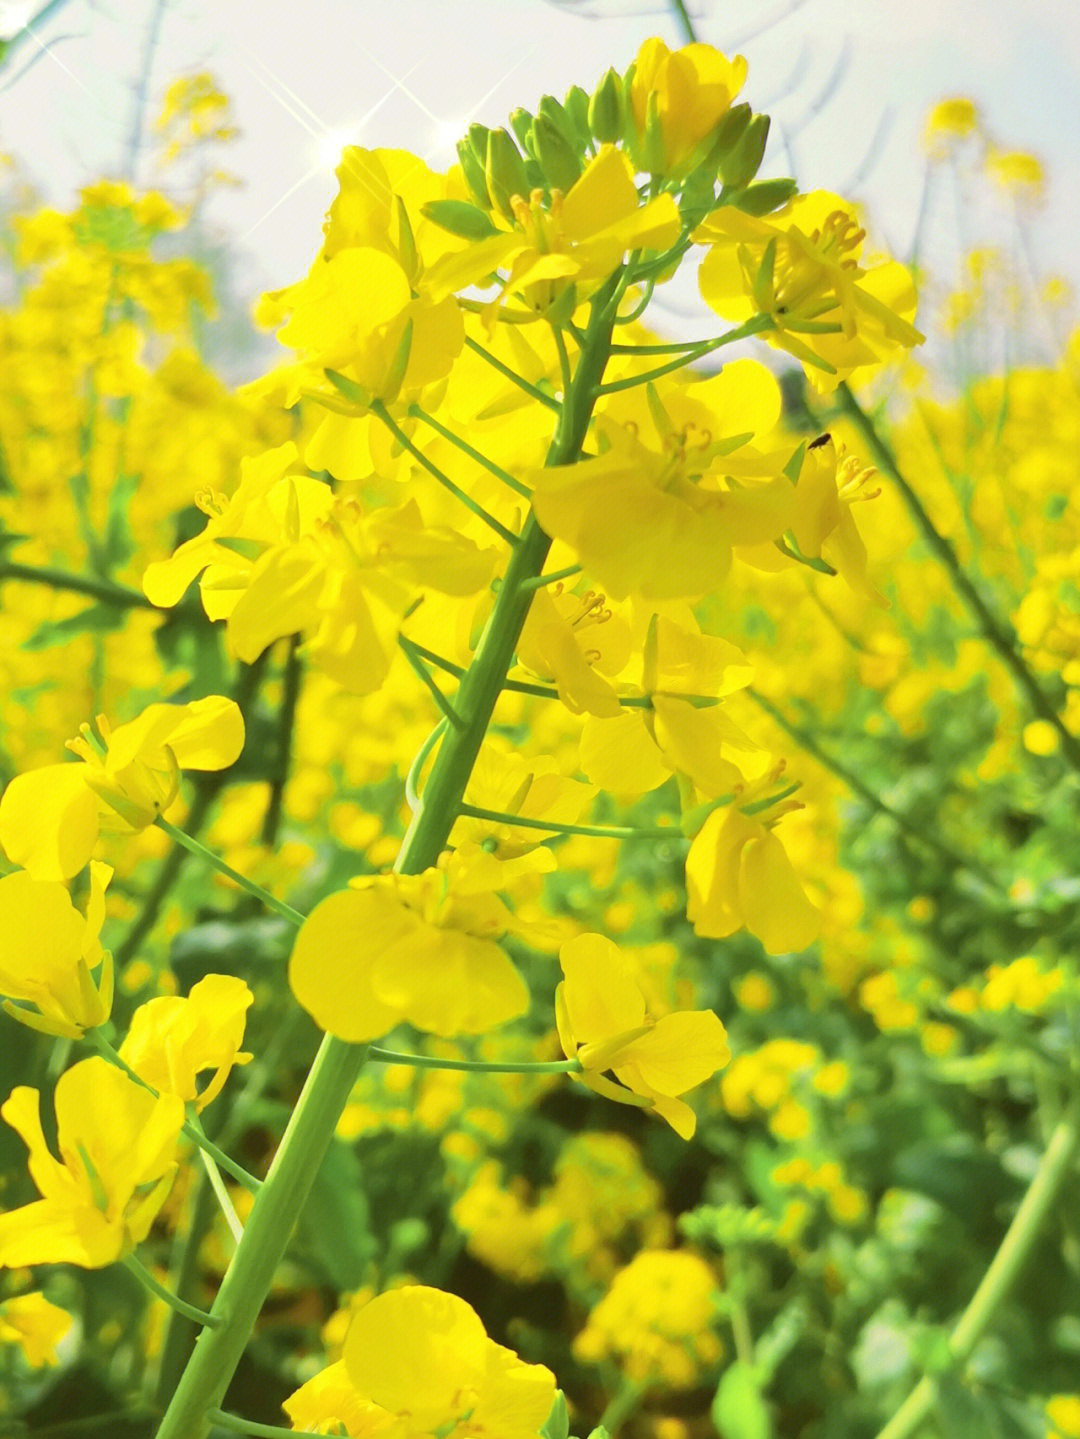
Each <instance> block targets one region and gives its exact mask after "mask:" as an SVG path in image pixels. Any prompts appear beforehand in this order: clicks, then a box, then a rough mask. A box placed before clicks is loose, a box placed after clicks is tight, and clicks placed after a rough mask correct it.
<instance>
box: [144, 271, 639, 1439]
mask: <svg viewBox="0 0 1080 1439" xmlns="http://www.w3.org/2000/svg"><path fill="white" fill-rule="evenodd" d="M616 284H617V279H615V278H613V279H612V280H611V281H609V282H608V284H607V285H606V286H605V287H604V288H603V289H601V290H600V292H599V293H598V294H597V296H596V298H595V299H594V301H593V307H592V312H591V315H590V320H589V326H588V331H587V335H588V341H589V343H588V346H587V348H586V349H585V351H584V352H583V353H582V355H581V357H580V359H579V361H578V367H577V373H576V374H575V376H574V382H573V384H572V386H571V387H570V390H569V392H568V393H567V394H565V395H564V396H563V403H562V405H561V406H560V407H559V421H558V424H557V426H556V430H555V435H554V438H553V440H552V442H551V445H550V447H549V451H548V463H549V464H550V465H564V464H570V463H572V462H573V461H574V460H576V459H577V458H578V457H579V456H580V454H581V448H582V445H583V443H584V441H585V437H586V434H587V432H588V426H589V420H590V417H591V414H592V405H593V397H594V395H595V390H596V386H597V384H598V383H599V381H600V379H601V377H602V375H603V372H604V367H605V365H606V364H607V358H608V345H609V344H610V342H611V323H612V322H611V319H610V318H608V317H607V316H606V314H605V309H606V305H607V301H608V300H609V299H610V296H611V294H612V293H613V291H614V288H615V285H616ZM550 545H551V541H550V540H549V538H548V537H547V535H545V534H544V532H543V530H541V529H540V527H539V525H538V524H537V522H536V520H535V518H534V517H533V516H532V515H531V514H530V516H529V518H528V519H527V520H526V522H525V526H524V528H523V530H522V533H521V536H520V539H519V541H518V543H517V544H516V545H515V546H514V549H513V550H512V552H511V555H510V562H509V564H508V565H507V569H506V574H505V577H504V579H503V584H502V586H501V588H500V590H499V593H498V595H497V596H496V599H495V604H494V606H493V608H492V611H491V614H490V616H489V618H488V622H487V625H486V626H485V628H484V632H483V634H482V635H481V637H480V642H479V644H478V645H477V648H476V653H475V656H474V659H473V662H472V664H471V665H470V667H469V670H468V672H467V673H466V675H465V677H464V678H463V680H462V682H461V687H460V689H459V691H458V695H457V702H456V708H457V710H458V713H459V714H460V715H461V716H462V718H463V719H464V720H465V724H466V728H465V729H464V730H450V731H449V732H448V733H447V734H445V735H444V737H443V740H442V744H441V745H440V747H439V753H438V756H437V758H436V761H435V763H434V765H433V767H432V773H431V775H430V777H429V779H428V783H427V786H426V788H425V791H424V795H423V798H422V800H421V802H420V805H419V807H418V808H417V810H416V812H415V814H414V815H413V818H412V822H411V823H410V825H409V828H408V830H407V832H406V834H405V838H404V840H403V841H402V845H401V850H400V852H399V854H398V857H397V861H396V863H395V870H396V871H397V872H398V873H401V874H418V873H420V872H421V871H423V870H425V869H428V868H430V867H431V866H433V865H434V864H435V863H436V861H437V860H438V857H439V855H440V853H441V852H442V850H443V847H444V846H445V844H446V841H447V838H448V837H449V834H450V830H451V828H452V827H453V824H454V821H455V819H456V818H457V814H458V806H459V804H460V803H461V797H462V795H463V794H464V792H465V786H466V784H467V783H468V779H469V775H470V773H471V772H472V767H473V764H474V762H475V760H476V756H477V754H478V753H479V750H480V746H481V744H482V743H483V740H484V737H485V735H486V733H487V727H488V723H489V721H490V718H491V714H492V712H493V710H494V708H495V704H496V702H497V700H498V698H499V695H500V694H501V693H502V684H503V680H504V679H505V678H506V671H507V669H508V668H509V666H510V663H511V661H512V660H513V656H514V653H515V650H516V649H517V642H518V637H519V636H520V633H521V629H522V626H523V625H524V623H525V618H526V615H527V614H528V610H529V604H530V600H531V595H530V593H529V592H528V591H523V590H522V589H521V584H522V582H523V581H524V580H526V579H531V578H533V577H534V576H535V575H538V574H540V573H541V572H542V571H543V567H544V561H545V560H546V559H547V554H548V550H549V548H550ZM366 1054H367V1051H366V1049H365V1048H364V1047H363V1046H359V1045H352V1044H346V1043H345V1042H344V1041H343V1040H340V1039H335V1038H334V1037H333V1036H331V1035H327V1036H326V1038H325V1039H324V1040H323V1042H322V1044H321V1045H320V1047H319V1052H318V1054H317V1056H316V1058H315V1062H314V1064H313V1065H312V1067H311V1071H310V1073H309V1075H308V1078H307V1082H306V1083H305V1085H304V1088H303V1091H302V1093H301V1095H300V1098H299V1101H298V1102H297V1105H296V1108H295V1109H294V1111H293V1114H292V1117H291V1118H290V1120H289V1123H288V1126H287V1128H286V1130H285V1134H284V1136H283V1137H282V1140H281V1143H280V1145H279V1146H278V1150H277V1153H276V1154H275V1156H274V1161H273V1163H272V1164H271V1166H270V1171H269V1173H268V1174H267V1176H266V1179H265V1181H264V1182H263V1186H262V1188H261V1189H260V1190H259V1193H258V1194H257V1195H256V1196H255V1202H254V1204H253V1205H252V1209H251V1213H250V1215H249V1216H248V1220H247V1224H246V1225H245V1227H244V1237H243V1239H242V1240H241V1241H240V1243H239V1245H238V1246H237V1249H236V1253H235V1254H234V1255H233V1258H232V1262H231V1264H230V1265H229V1269H228V1272H227V1273H226V1275H225V1277H224V1279H223V1281H222V1284H221V1288H220V1289H219V1291H218V1295H217V1298H216V1299H215V1301H214V1306H213V1310H212V1313H213V1314H214V1315H215V1316H220V1317H221V1318H223V1320H224V1323H223V1324H222V1327H221V1328H220V1329H216V1330H214V1332H213V1333H210V1332H207V1333H204V1334H203V1335H202V1336H201V1337H200V1340H199V1342H198V1344H196V1346H195V1349H194V1352H193V1353H192V1356H191V1359H190V1361H189V1363H188V1365H187V1367H186V1368H185V1370H184V1373H183V1375H182V1376H181V1379H180V1382H179V1384H178V1385H177V1387H176V1392H175V1394H174V1395H173V1398H172V1401H171V1402H170V1404H169V1407H168V1409H167V1411H166V1413H165V1417H164V1419H163V1420H162V1423H161V1426H160V1428H159V1429H158V1433H157V1439H205V1436H206V1435H207V1433H208V1430H209V1427H210V1424H211V1422H212V1420H211V1417H210V1410H211V1409H213V1408H216V1407H217V1406H218V1405H220V1403H221V1401H222V1399H223V1398H224V1396H225V1391H226V1390H227V1388H228V1386H229V1382H230V1380H231V1379H232V1376H233V1373H234V1372H235V1370H236V1366H237V1364H238V1363H239V1362H240V1358H241V1356H242V1354H243V1352H244V1350H245V1348H246V1346H247V1342H248V1338H249V1336H250V1334H251V1331H252V1329H253V1328H254V1325H255V1321H256V1319H257V1318H258V1315H259V1312H260V1310H261V1309H262V1305H263V1302H264V1300H265V1297H266V1294H267V1292H268V1291H269V1289H270V1285H271V1282H272V1280H273V1277H274V1273H275V1271H276V1269H277V1267H278V1265H279V1263H280V1261H281V1258H282V1256H283V1255H284V1253H285V1250H286V1247H287V1246H288V1242H289V1236H290V1234H291V1232H292V1229H293V1226H294V1224H295V1223H296V1219H297V1216H298V1215H299V1213H300V1211H301V1209H302V1208H303V1205H304V1202H305V1200H306V1199H307V1196H308V1194H309V1193H310V1190H311V1186H312V1184H313V1183H314V1180H315V1176H316V1174H317V1172H318V1169H319V1165H320V1163H321V1162H322V1159H323V1156H324V1155H325V1153H326V1150H327V1148H328V1146H329V1144H330V1140H331V1138H332V1137H333V1133H334V1129H335V1127H336V1125H337V1122H338V1119H339V1118H340V1116H341V1112H342V1110H343V1109H344V1107H345V1104H346V1102H347V1100H348V1098H349V1095H350V1093H351V1091H352V1088H353V1085H354V1084H355V1083H356V1080H357V1078H358V1076H359V1074H360V1070H361V1068H362V1066H363V1063H364V1060H365V1057H366Z"/></svg>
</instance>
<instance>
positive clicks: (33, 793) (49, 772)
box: [0, 764, 99, 879]
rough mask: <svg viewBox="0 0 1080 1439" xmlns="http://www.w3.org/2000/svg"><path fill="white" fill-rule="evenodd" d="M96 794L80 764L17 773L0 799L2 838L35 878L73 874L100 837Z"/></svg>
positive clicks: (15, 859)
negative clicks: (91, 788) (89, 786)
mask: <svg viewBox="0 0 1080 1439" xmlns="http://www.w3.org/2000/svg"><path fill="white" fill-rule="evenodd" d="M98 816H99V809H98V800H97V796H96V795H95V794H94V793H93V792H92V791H91V790H90V789H89V788H88V787H87V784H86V766H85V765H84V764H51V765H46V766H45V767H44V768H43V769H35V770H30V771H29V772H28V773H27V774H20V775H16V776H15V778H14V779H13V780H12V781H11V783H10V784H9V785H8V787H7V789H5V790H4V794H3V798H2V799H0V844H2V845H3V847H4V852H5V854H6V855H7V857H8V859H10V860H11V862H12V863H13V864H20V865H22V867H23V868H24V869H25V870H27V871H28V872H29V873H30V874H32V875H33V877H34V878H35V879H72V878H73V877H74V876H75V875H77V874H78V872H79V871H80V870H81V869H82V868H83V866H84V865H85V864H86V862H87V861H88V860H89V858H90V855H91V853H92V852H93V848H94V845H95V843H96V842H97V837H98V823H99V818H98Z"/></svg>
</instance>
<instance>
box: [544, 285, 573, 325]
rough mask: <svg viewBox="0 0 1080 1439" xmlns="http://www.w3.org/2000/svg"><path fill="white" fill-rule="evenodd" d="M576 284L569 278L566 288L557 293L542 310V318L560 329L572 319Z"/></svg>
mask: <svg viewBox="0 0 1080 1439" xmlns="http://www.w3.org/2000/svg"><path fill="white" fill-rule="evenodd" d="M577 304H578V299H577V285H575V284H574V282H573V281H572V280H571V282H570V284H569V285H567V287H566V289H565V290H563V292H562V293H561V294H560V295H558V296H557V297H556V298H555V299H554V300H552V302H551V304H550V305H549V306H548V307H547V309H546V310H545V311H544V319H545V320H547V322H548V324H549V325H554V326H555V328H556V329H562V327H563V326H564V325H567V324H569V322H570V320H571V319H573V315H574V311H575V310H576V309H577Z"/></svg>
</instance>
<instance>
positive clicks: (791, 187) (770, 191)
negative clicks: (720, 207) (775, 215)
mask: <svg viewBox="0 0 1080 1439" xmlns="http://www.w3.org/2000/svg"><path fill="white" fill-rule="evenodd" d="M798 188H799V187H798V184H797V183H796V181H794V180H759V181H758V182H757V184H756V185H748V186H747V188H746V189H745V190H739V191H737V192H736V193H735V194H733V195H731V196H729V198H728V204H729V205H734V206H735V207H736V208H737V209H739V210H741V211H742V212H743V214H744V215H771V214H772V212H773V211H774V210H779V208H780V206H781V205H786V204H787V202H788V201H789V200H790V199H791V197H792V195H794V194H795V193H796V191H797V190H798Z"/></svg>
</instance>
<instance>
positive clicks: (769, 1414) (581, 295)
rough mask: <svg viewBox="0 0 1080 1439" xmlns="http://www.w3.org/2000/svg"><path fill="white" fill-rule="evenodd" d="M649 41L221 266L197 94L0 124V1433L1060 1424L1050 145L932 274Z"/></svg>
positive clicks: (213, 86)
mask: <svg viewBox="0 0 1080 1439" xmlns="http://www.w3.org/2000/svg"><path fill="white" fill-rule="evenodd" d="M668 18H669V20H670V22H671V23H670V24H668V25H667V26H666V27H663V28H664V33H665V34H667V35H668V41H670V42H671V43H668V42H667V41H665V40H664V39H661V38H658V37H657V36H650V35H649V34H648V33H647V31H646V30H645V29H643V30H642V38H641V43H640V47H639V48H638V49H637V52H636V54H633V55H626V56H612V57H611V58H612V68H611V69H609V70H608V71H607V73H606V74H599V75H598V74H583V75H582V76H581V77H580V86H575V87H573V88H572V89H571V90H569V92H567V93H565V94H563V95H561V96H559V97H555V96H552V95H543V96H542V97H541V96H539V95H523V96H522V97H521V100H522V107H521V108H516V109H512V110H511V111H510V112H509V113H508V116H507V118H506V121H505V125H504V126H503V127H502V128H492V127H487V126H484V125H481V124H478V123H474V124H472V125H470V126H469V128H468V129H467V132H466V133H464V134H463V135H462V136H461V139H460V143H459V144H458V146H457V149H456V153H455V158H454V163H452V164H448V165H447V166H446V167H445V168H444V169H442V170H438V169H433V168H431V167H430V166H429V164H427V163H426V162H425V161H424V159H422V158H421V157H420V156H418V155H415V154H412V153H410V152H408V151H407V150H405V149H392V148H374V149H367V148H364V147H362V146H360V145H349V146H347V147H346V148H345V149H344V151H343V152H342V153H341V155H340V159H339V163H338V164H337V170H336V175H337V188H336V196H335V198H334V199H333V202H332V204H331V206H330V208H329V211H328V213H327V215H326V221H325V225H324V226H323V230H322V233H321V234H320V233H315V234H313V235H312V236H311V244H310V268H309V269H308V271H307V273H306V274H304V275H302V276H299V277H297V276H289V275H283V276H281V277H280V278H281V283H282V288H279V289H276V290H274V291H272V292H270V293H265V294H262V295H259V294H256V293H254V292H244V291H243V282H242V280H241V279H240V278H239V277H237V276H232V277H230V278H229V282H228V286H226V287H224V290H223V288H222V285H221V283H220V282H221V276H220V275H213V274H211V269H210V267H208V264H207V260H206V256H207V246H206V243H205V233H204V231H203V230H202V228H201V225H202V221H201V218H200V216H201V206H202V203H203V201H204V200H205V198H206V193H207V192H208V191H209V190H212V188H213V187H214V186H215V185H217V184H220V183H223V179H222V176H223V172H224V167H225V166H226V165H227V163H228V146H229V144H230V141H231V139H232V138H233V136H234V134H235V118H234V115H233V113H232V107H231V103H230V100H229V97H228V96H227V95H226V94H224V93H223V92H222V91H221V89H220V88H219V86H218V83H217V81H216V80H215V78H214V76H213V75H211V74H209V73H192V74H184V75H181V76H179V77H178V78H174V79H173V80H172V82H171V83H170V84H169V85H168V86H167V88H166V87H163V90H162V94H161V95H160V96H159V97H158V99H159V101H160V108H159V112H158V115H157V119H156V122H155V123H154V125H153V126H152V127H150V128H151V129H152V135H153V143H154V144H155V145H156V146H157V147H158V149H159V153H160V157H161V158H162V159H164V160H167V161H168V162H169V163H170V164H171V165H172V166H173V167H175V168H174V170H172V171H170V170H168V169H166V170H165V171H164V172H163V173H165V174H166V175H167V174H170V173H175V174H177V175H178V176H179V175H184V176H187V177H188V178H189V180H190V177H191V176H193V175H194V176H197V177H198V178H197V184H196V185H195V187H194V189H192V187H191V185H190V184H188V185H186V186H185V185H180V184H179V183H177V184H176V185H175V186H174V187H172V188H170V187H169V186H168V185H164V186H162V187H160V188H157V189H144V188H140V187H138V186H134V185H132V184H130V183H128V182H125V181H123V180H120V179H117V178H114V177H112V176H108V175H105V176H88V177H87V179H86V184H85V186H84V187H83V188H82V190H81V192H80V193H79V195H78V197H77V199H76V201H75V202H73V204H72V205H71V206H69V207H68V208H57V207H54V206H51V205H48V204H46V203H44V202H43V201H42V200H41V199H40V197H39V196H38V194H37V193H36V192H35V189H34V186H33V183H32V162H33V155H32V154H27V155H20V154H16V153H12V154H9V155H7V156H5V162H4V164H5V168H4V170H3V172H2V175H0V181H2V190H0V233H2V235H3V241H4V247H3V257H2V261H0V263H2V265H3V276H4V278H3V287H2V290H0V848H2V856H0V876H2V877H0V996H3V1004H2V1008H3V1011H4V1013H3V1015H0V1025H2V1030H3V1034H2V1042H0V1118H2V1120H3V1124H2V1125H0V1432H2V1434H3V1435H4V1436H8V1435H10V1436H17V1435H20V1434H36V1435H41V1436H51V1439H103V1436H110V1439H129V1436H130V1439H208V1436H213V1439H223V1436H228V1435H252V1436H274V1435H289V1434H293V1435H295V1434H309V1435H312V1434H317V1435H349V1436H354V1439H568V1436H570V1435H573V1436H576V1439H604V1436H611V1439H1080V1226H1078V1222H1077V1213H1078V1208H1077V1201H1078V1199H1080V1184H1078V1177H1077V1158H1078V1154H1080V1007H1078V1006H1080V981H1078V974H1077V966H1076V954H1077V947H1078V944H1080V878H1078V876H1077V873H1076V870H1077V857H1078V852H1080V851H1078V842H1077V812H1078V804H1080V508H1078V505H1080V331H1071V323H1072V321H1071V311H1070V303H1071V302H1070V298H1069V292H1068V288H1067V286H1066V285H1065V283H1064V282H1063V281H1061V280H1057V279H1055V278H1053V277H1052V276H1039V275H1037V274H1034V273H1032V271H1031V269H1030V267H1027V266H1024V265H1021V264H1019V262H1018V256H1021V255H1022V254H1023V253H1024V247H1023V244H1022V241H1023V239H1024V236H1025V235H1026V234H1027V233H1028V227H1030V226H1031V225H1032V224H1033V223H1036V222H1037V220H1038V214H1039V201H1040V197H1041V194H1042V192H1043V189H1044V186H1045V183H1046V181H1045V177H1044V175H1043V171H1042V168H1041V166H1040V163H1039V160H1038V158H1037V157H1036V156H1033V155H1029V154H1026V153H1020V152H1017V151H1012V150H1009V149H1008V148H1007V147H1006V146H1005V145H1003V144H1002V143H1000V142H999V141H997V140H996V139H995V138H993V137H991V136H990V135H989V133H988V132H987V130H986V128H985V126H984V124H983V120H982V117H981V115H980V113H979V111H978V110H977V108H976V106H975V105H974V104H973V103H972V102H971V101H970V100H967V99H965V98H962V97H959V96H957V97H948V96H946V97H943V98H942V101H941V103H940V104H938V105H937V106H936V107H935V108H934V109H933V110H932V111H931V112H930V113H929V114H928V116H927V117H926V149H925V154H924V155H922V156H919V155H912V157H911V164H912V166H913V167H918V166H925V167H926V173H927V186H928V189H927V193H928V194H929V193H931V185H932V183H936V182H937V180H944V179H946V178H947V177H948V174H949V172H950V171H952V172H953V173H954V175H955V174H960V175H962V176H963V177H964V182H965V184H966V185H968V186H971V187H978V188H979V189H980V191H981V192H982V193H983V194H984V195H985V196H986V197H988V199H989V202H991V203H995V204H997V205H998V206H999V207H1000V210H1001V213H1002V214H1003V215H1004V216H1006V218H1007V220H1008V222H1009V224H1011V225H1012V226H1013V227H1014V229H1015V235H1016V236H1017V244H1016V245H1015V246H1014V247H1012V248H1009V247H1005V248H1001V247H1000V246H990V245H983V244H981V243H980V241H979V237H978V236H972V235H968V236H967V237H966V248H965V247H961V248H960V249H959V252H958V253H959V259H960V263H961V274H962V281H961V282H960V283H958V282H957V281H956V280H955V277H943V276H940V275H935V273H934V272H933V271H932V270H931V269H930V268H929V266H926V265H924V264H922V263H921V262H920V260H919V258H918V256H917V255H915V256H911V255H908V256H894V255H890V254H889V253H887V251H886V249H885V248H884V247H883V245H882V243H881V241H880V237H879V236H877V235H876V234H875V231H874V227H873V217H872V216H867V215H866V214H865V213H864V212H863V210H862V209H861V208H860V206H859V205H858V203H857V202H858V198H859V197H858V196H857V195H850V196H847V195H841V194H839V193H835V192H834V191H832V190H827V189H801V188H800V185H799V181H798V177H792V178H785V177H780V178H776V171H775V166H772V165H771V164H770V163H769V158H768V139H769V129H770V124H769V117H768V116H767V115H765V114H763V113H761V112H760V110H758V109H757V108H755V85H756V84H760V81H759V80H758V78H757V77H755V75H754V74H753V73H749V74H748V73H747V65H746V62H745V60H743V59H742V58H741V57H739V56H736V55H731V56H728V55H726V54H724V53H722V52H721V51H720V50H718V49H716V48H714V47H713V46H712V45H711V44H709V43H708V37H707V36H704V35H702V36H698V35H697V34H696V33H695V30H694V24H693V21H692V19H691V17H690V16H689V14H688V13H687V11H686V10H685V8H684V7H683V6H682V5H681V4H679V3H677V0H676V3H675V4H674V5H673V7H672V12H671V15H670V16H669V17H668ZM643 24H644V21H643ZM658 28H661V27H659V25H658ZM677 28H678V29H679V32H680V33H679V38H678V39H676V38H675V31H676V29H677ZM525 106H527V107H528V108H524V107H525ZM9 145H10V142H9ZM762 174H764V175H767V176H769V178H762ZM958 244H959V242H958ZM676 276H679V277H680V279H679V281H677V280H676ZM673 283H683V284H684V286H688V288H687V289H686V293H692V294H693V295H694V296H695V297H696V305H697V307H698V309H699V311H700V315H701V316H704V317H706V319H707V324H708V335H709V337H708V338H706V339H685V338H682V339H680V337H679V335H678V333H675V332H673V329H672V326H671V324H670V323H665V324H664V325H661V324H660V323H659V321H658V319H657V314H658V311H657V310H656V309H651V308H650V307H651V306H652V305H653V304H654V301H655V302H656V304H659V303H660V301H661V300H662V298H663V295H664V290H665V287H666V286H668V285H669V284H673ZM229 295H231V296H232V299H231V300H229V298H228V296H229ZM223 303H224V304H228V303H235V304H238V305H239V307H240V309H239V311H238V315H239V318H238V319H237V324H238V325H240V326H241V327H242V326H243V325H249V326H251V327H254V329H257V331H258V335H259V337H260V338H258V339H256V338H250V337H249V339H248V341H247V342H246V343H247V345H248V349H247V351H246V353H247V354H248V355H249V356H250V355H251V354H259V355H263V356H265V357H266V358H265V360H264V362H259V363H258V365H257V367H256V368H257V369H258V377H257V378H255V379H253V380H249V381H246V382H244V383H241V384H236V383H233V381H232V380H231V379H230V378H228V375H229V373H230V370H229V365H228V364H225V363H223V362H222V357H221V353H220V345H219V346H218V348H217V349H216V350H215V346H214V345H213V344H211V343H210V340H209V337H210V336H211V335H212V333H213V324H214V321H215V315H216V314H217V309H218V307H219V306H220V305H221V304H223ZM669 318H670V317H669ZM1036 328H1037V329H1038V333H1039V334H1040V335H1041V336H1044V337H1045V336H1047V335H1049V336H1051V337H1052V339H1053V353H1052V354H1051V353H1050V352H1049V351H1047V352H1046V353H1045V354H1043V353H1042V351H1041V350H1040V348H1039V345H1036V344H1035V343H1034V341H1033V339H1032V336H1033V334H1034V333H1035V329H1036ZM1041 343H1042V342H1041V341H1040V344H1041ZM260 345H261V346H262V348H261V349H260V348H259V346H260ZM1045 348H1046V347H1045V345H1043V349H1045ZM1033 356H1039V358H1032V357H1033Z"/></svg>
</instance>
